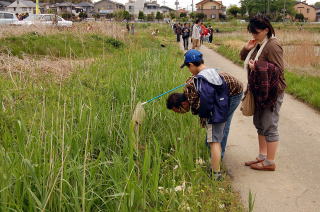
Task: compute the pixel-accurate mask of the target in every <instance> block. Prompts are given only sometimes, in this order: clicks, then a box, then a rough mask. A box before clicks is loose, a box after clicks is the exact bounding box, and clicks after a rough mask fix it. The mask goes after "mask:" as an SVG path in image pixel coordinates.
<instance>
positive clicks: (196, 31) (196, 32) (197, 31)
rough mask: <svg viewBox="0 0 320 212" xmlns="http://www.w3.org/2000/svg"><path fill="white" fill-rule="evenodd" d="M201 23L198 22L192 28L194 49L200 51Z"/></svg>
mask: <svg viewBox="0 0 320 212" xmlns="http://www.w3.org/2000/svg"><path fill="white" fill-rule="evenodd" d="M199 23H200V21H199V20H196V22H195V23H194V25H193V27H192V36H191V39H192V49H199V48H200V37H201V27H200V24H199Z"/></svg>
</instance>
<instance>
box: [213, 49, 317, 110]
mask: <svg viewBox="0 0 320 212" xmlns="http://www.w3.org/2000/svg"><path fill="white" fill-rule="evenodd" d="M209 47H210V48H213V49H214V50H216V51H217V52H218V53H220V54H221V55H223V56H225V57H226V58H228V59H230V60H231V61H233V62H234V63H236V64H238V65H243V61H241V60H240V57H239V53H240V50H239V49H236V48H232V47H229V46H226V45H219V46H217V47H214V46H213V45H210V46H209ZM285 79H286V82H287V88H286V91H287V92H288V93H290V94H292V95H293V96H295V97H297V98H299V99H300V100H303V101H305V102H306V103H308V104H310V105H312V106H313V107H315V108H316V109H318V110H320V86H319V82H320V77H315V76H308V75H301V74H296V73H293V72H290V71H286V72H285Z"/></svg>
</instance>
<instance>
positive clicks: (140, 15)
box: [138, 11, 145, 20]
mask: <svg viewBox="0 0 320 212" xmlns="http://www.w3.org/2000/svg"><path fill="white" fill-rule="evenodd" d="M144 18H145V16H144V13H143V12H142V11H139V15H138V19H140V20H144Z"/></svg>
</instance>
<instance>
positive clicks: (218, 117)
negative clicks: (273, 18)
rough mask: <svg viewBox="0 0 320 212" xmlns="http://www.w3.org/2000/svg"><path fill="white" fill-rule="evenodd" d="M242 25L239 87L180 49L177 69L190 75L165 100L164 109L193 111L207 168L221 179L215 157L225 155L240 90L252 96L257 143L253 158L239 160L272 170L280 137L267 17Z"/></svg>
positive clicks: (279, 54)
mask: <svg viewBox="0 0 320 212" xmlns="http://www.w3.org/2000/svg"><path fill="white" fill-rule="evenodd" d="M200 27H201V26H200V25H199V23H198V22H196V23H195V24H194V26H193V30H192V36H193V33H195V32H196V33H199V31H201V29H200ZM247 29H248V32H249V33H251V34H252V39H251V40H249V41H248V42H247V43H246V44H245V46H244V47H243V49H242V50H241V53H240V57H241V59H242V60H243V61H244V73H243V74H246V75H247V77H248V85H247V87H246V91H245V92H243V90H244V89H243V84H242V83H241V82H240V81H239V80H238V79H236V78H235V77H234V76H232V75H230V74H228V73H224V72H217V70H216V69H214V68H208V67H206V65H205V64H204V60H203V55H202V53H201V52H200V51H198V50H196V49H191V50H189V51H187V52H186V53H185V55H184V63H183V65H182V66H181V68H183V67H187V68H188V70H189V71H190V73H191V74H192V76H191V77H190V78H188V79H187V80H186V85H185V87H184V91H183V93H173V94H171V95H169V97H168V99H167V108H168V109H170V110H172V111H174V112H177V113H186V112H188V111H190V110H191V112H192V114H194V115H198V116H199V118H200V125H201V127H204V128H206V143H207V144H208V146H209V147H210V153H211V170H212V174H213V177H214V179H216V180H221V179H222V174H221V169H220V162H221V160H222V159H223V158H224V156H225V150H226V144H227V139H228V134H229V129H230V124H231V120H232V116H233V113H234V111H235V110H236V108H237V107H238V105H239V104H240V102H241V99H242V96H243V93H244V95H248V94H249V93H252V96H253V99H254V104H255V108H254V114H253V124H254V126H255V128H256V130H257V138H258V143H259V152H258V154H257V157H256V158H255V159H254V160H252V161H247V162H244V165H245V166H249V167H250V168H251V169H254V170H260V171H274V170H275V169H276V165H275V157H276V152H277V148H278V143H279V140H280V138H279V132H278V121H279V112H280V108H281V105H282V102H283V97H284V89H285V87H286V83H285V79H284V64H283V50H282V47H281V46H280V44H279V42H278V40H277V38H276V37H275V31H274V29H273V27H272V25H271V24H270V21H269V19H268V18H267V17H265V16H262V15H258V16H255V17H253V18H251V19H250V21H249V24H248V26H247ZM177 38H178V37H177ZM192 38H193V40H192V42H193V47H194V48H196V47H198V44H199V45H200V37H199V36H198V37H192ZM212 60H214V58H212ZM249 91H250V92H249ZM243 133H246V132H243ZM239 142H241V141H239ZM239 160H241V159H240V158H239Z"/></svg>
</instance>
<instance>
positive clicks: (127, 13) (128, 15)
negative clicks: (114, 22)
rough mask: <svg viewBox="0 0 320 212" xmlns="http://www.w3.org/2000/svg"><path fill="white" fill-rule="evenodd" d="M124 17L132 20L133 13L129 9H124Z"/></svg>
mask: <svg viewBox="0 0 320 212" xmlns="http://www.w3.org/2000/svg"><path fill="white" fill-rule="evenodd" d="M123 19H126V20H130V19H131V15H130V13H129V12H128V11H126V10H123Z"/></svg>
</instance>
